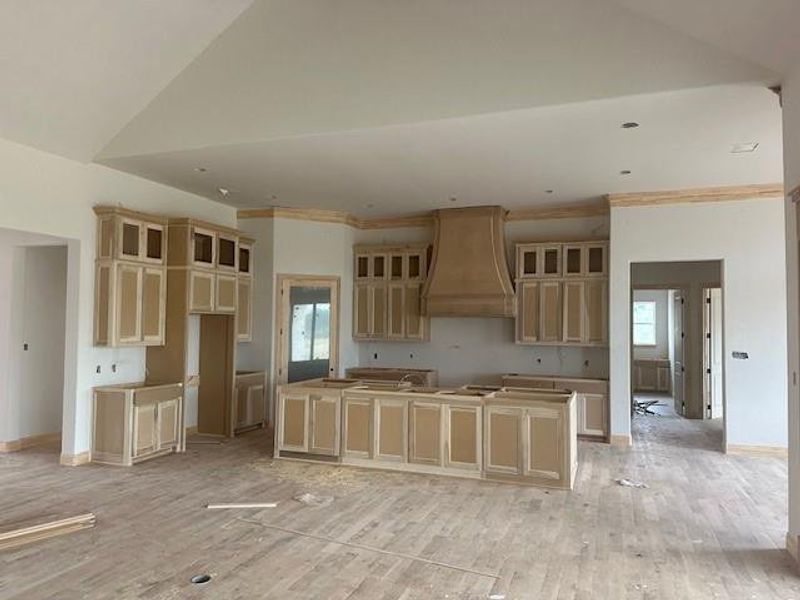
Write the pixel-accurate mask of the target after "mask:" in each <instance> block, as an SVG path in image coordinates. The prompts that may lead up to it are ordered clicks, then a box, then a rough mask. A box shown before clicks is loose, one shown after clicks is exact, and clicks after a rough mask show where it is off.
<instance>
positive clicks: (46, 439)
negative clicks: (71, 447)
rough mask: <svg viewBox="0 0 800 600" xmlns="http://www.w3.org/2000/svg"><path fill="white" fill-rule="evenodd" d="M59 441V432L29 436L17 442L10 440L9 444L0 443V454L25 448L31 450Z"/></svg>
mask: <svg viewBox="0 0 800 600" xmlns="http://www.w3.org/2000/svg"><path fill="white" fill-rule="evenodd" d="M60 441H61V432H60V431H56V432H55V433H42V434H39V435H29V436H28V437H24V438H20V439H18V440H11V441H10V442H0V452H19V451H20V450H24V449H25V448H32V447H33V446H41V445H42V444H49V443H51V442H60Z"/></svg>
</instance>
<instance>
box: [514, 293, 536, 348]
mask: <svg viewBox="0 0 800 600" xmlns="http://www.w3.org/2000/svg"><path fill="white" fill-rule="evenodd" d="M518 285H519V292H518V294H519V306H518V307H517V319H518V320H519V323H518V324H517V335H518V336H519V337H518V341H520V342H527V343H531V342H537V341H539V296H540V294H541V291H540V289H539V283H538V282H536V281H521V282H519V284H518Z"/></svg>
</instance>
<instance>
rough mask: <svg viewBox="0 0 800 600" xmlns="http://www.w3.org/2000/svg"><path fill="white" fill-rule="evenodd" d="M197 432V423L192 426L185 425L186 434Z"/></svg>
mask: <svg viewBox="0 0 800 600" xmlns="http://www.w3.org/2000/svg"><path fill="white" fill-rule="evenodd" d="M196 433H197V425H195V426H194V427H187V428H186V435H195V434H196Z"/></svg>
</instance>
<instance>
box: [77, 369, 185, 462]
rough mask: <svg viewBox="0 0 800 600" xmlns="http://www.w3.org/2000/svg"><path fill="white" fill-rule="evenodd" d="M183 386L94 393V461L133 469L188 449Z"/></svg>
mask: <svg viewBox="0 0 800 600" xmlns="http://www.w3.org/2000/svg"><path fill="white" fill-rule="evenodd" d="M182 420H183V386H182V384H180V383H177V384H168V385H157V386H145V385H139V384H134V385H131V386H129V385H121V386H104V387H98V388H95V390H94V422H93V425H94V427H93V436H92V461H93V462H99V463H106V464H114V465H124V466H130V465H132V464H134V463H136V462H139V461H142V460H146V459H149V458H154V457H156V456H161V455H163V454H167V453H170V452H175V451H182V450H183V449H184V432H183V430H182V428H181V427H180V424H181V422H182Z"/></svg>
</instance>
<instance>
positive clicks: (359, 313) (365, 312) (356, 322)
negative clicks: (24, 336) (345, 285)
mask: <svg viewBox="0 0 800 600" xmlns="http://www.w3.org/2000/svg"><path fill="white" fill-rule="evenodd" d="M364 258H366V257H364ZM354 296H355V298H354V300H355V307H354V313H355V315H354V318H353V336H354V337H357V338H365V337H367V336H369V330H370V327H369V316H370V308H369V304H370V289H369V286H367V285H357V286H356V289H355V294H354Z"/></svg>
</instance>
